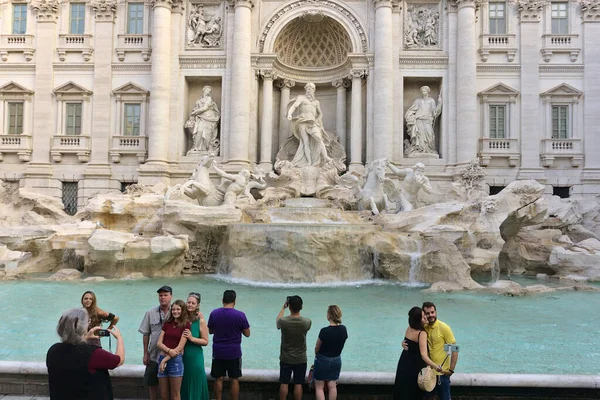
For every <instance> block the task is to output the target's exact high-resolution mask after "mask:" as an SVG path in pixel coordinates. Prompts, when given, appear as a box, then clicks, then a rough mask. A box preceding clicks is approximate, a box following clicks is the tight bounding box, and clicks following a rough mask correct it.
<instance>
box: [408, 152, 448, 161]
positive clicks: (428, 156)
mask: <svg viewBox="0 0 600 400" xmlns="http://www.w3.org/2000/svg"><path fill="white" fill-rule="evenodd" d="M406 158H422V159H425V160H431V159H433V160H437V159H439V158H440V155H439V154H437V153H409V154H408V155H407V156H406Z"/></svg>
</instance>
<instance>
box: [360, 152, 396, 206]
mask: <svg viewBox="0 0 600 400" xmlns="http://www.w3.org/2000/svg"><path fill="white" fill-rule="evenodd" d="M387 165H388V160H387V159H385V158H380V159H377V160H374V161H372V162H371V164H369V165H368V166H367V168H366V170H365V174H364V175H363V182H364V183H363V185H362V187H361V188H360V190H359V192H358V195H357V197H358V209H359V210H371V212H372V213H373V214H374V215H378V214H379V213H380V212H381V211H389V210H391V209H392V206H393V204H392V203H391V202H390V201H389V196H393V195H394V194H395V193H396V192H397V189H396V187H395V185H394V182H392V180H391V179H388V178H386V177H385V173H386V168H387Z"/></svg>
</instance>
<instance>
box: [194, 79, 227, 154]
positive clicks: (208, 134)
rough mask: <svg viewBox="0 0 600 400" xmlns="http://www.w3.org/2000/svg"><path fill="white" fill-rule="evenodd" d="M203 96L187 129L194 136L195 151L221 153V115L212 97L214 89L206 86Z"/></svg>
mask: <svg viewBox="0 0 600 400" xmlns="http://www.w3.org/2000/svg"><path fill="white" fill-rule="evenodd" d="M202 93H203V95H202V96H201V97H200V98H198V100H197V101H196V104H195V105H194V108H193V110H192V113H191V114H190V118H189V119H188V120H187V122H186V123H185V128H187V129H189V130H190V132H191V134H192V139H193V144H192V150H193V151H200V152H212V153H215V154H216V153H218V152H219V139H218V136H219V120H220V119H221V114H220V113H219V108H218V107H217V103H215V102H214V100H213V99H212V97H211V94H212V87H210V86H204V88H202Z"/></svg>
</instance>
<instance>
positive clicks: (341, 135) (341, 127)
mask: <svg viewBox="0 0 600 400" xmlns="http://www.w3.org/2000/svg"><path fill="white" fill-rule="evenodd" d="M332 85H333V86H335V88H336V89H337V99H336V100H337V101H336V108H335V130H336V133H337V135H338V140H339V142H340V144H341V145H342V147H343V148H344V150H346V149H347V147H348V146H347V143H346V89H347V88H348V82H347V81H346V80H344V79H337V80H335V81H333V82H332Z"/></svg>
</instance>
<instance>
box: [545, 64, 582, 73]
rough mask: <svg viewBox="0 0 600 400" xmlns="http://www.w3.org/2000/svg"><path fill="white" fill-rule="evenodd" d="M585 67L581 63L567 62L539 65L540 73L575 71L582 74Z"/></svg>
mask: <svg viewBox="0 0 600 400" xmlns="http://www.w3.org/2000/svg"><path fill="white" fill-rule="evenodd" d="M584 69H585V66H584V65H583V64H581V65H569V64H562V65H561V64H555V65H540V69H539V71H540V73H542V72H545V73H553V72H554V73H562V74H564V73H575V74H582V73H583V71H584Z"/></svg>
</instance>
